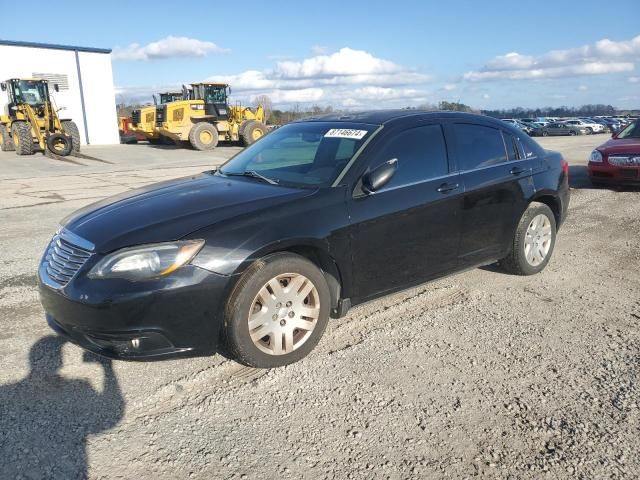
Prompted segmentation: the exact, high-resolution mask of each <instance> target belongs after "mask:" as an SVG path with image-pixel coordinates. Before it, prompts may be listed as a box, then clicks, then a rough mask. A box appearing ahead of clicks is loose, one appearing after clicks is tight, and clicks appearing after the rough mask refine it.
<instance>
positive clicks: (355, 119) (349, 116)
mask: <svg viewBox="0 0 640 480" xmlns="http://www.w3.org/2000/svg"><path fill="white" fill-rule="evenodd" d="M409 118H414V119H423V120H436V119H459V120H467V121H475V122H478V121H484V122H491V123H496V124H500V125H504V123H502V122H501V121H500V120H497V119H495V118H493V117H488V116H486V115H478V114H475V113H462V112H448V111H436V112H434V111H425V110H368V111H362V112H353V113H329V114H325V115H318V116H315V117H309V118H304V119H301V120H298V122H345V123H368V124H373V125H386V124H389V123H395V122H396V121H401V120H403V119H409Z"/></svg>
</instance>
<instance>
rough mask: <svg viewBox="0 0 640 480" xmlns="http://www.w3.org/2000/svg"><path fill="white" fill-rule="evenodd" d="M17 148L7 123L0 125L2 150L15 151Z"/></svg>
mask: <svg viewBox="0 0 640 480" xmlns="http://www.w3.org/2000/svg"><path fill="white" fill-rule="evenodd" d="M15 149H16V147H15V145H14V144H13V140H12V139H11V135H9V131H8V130H7V127H6V126H5V125H0V150H1V151H3V152H13V151H14V150H15Z"/></svg>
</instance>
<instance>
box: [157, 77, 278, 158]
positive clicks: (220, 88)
mask: <svg viewBox="0 0 640 480" xmlns="http://www.w3.org/2000/svg"><path fill="white" fill-rule="evenodd" d="M183 91H187V90H186V88H184V89H183ZM230 93H231V89H230V88H229V85H228V84H226V83H193V84H191V90H190V94H189V99H188V100H178V101H175V102H171V103H166V104H164V105H161V106H158V109H157V111H156V127H157V130H158V133H159V134H160V135H162V136H164V137H167V138H170V139H171V140H173V141H174V142H176V143H177V144H180V143H189V144H190V145H191V146H192V147H193V148H195V149H196V150H211V149H213V148H215V147H216V146H217V145H218V142H219V141H227V142H237V141H242V143H243V144H244V145H251V144H252V143H254V142H255V141H256V140H258V139H259V138H261V137H263V136H264V135H266V134H267V127H266V125H265V124H264V120H265V118H264V108H263V106H262V105H259V106H258V107H257V108H256V109H255V110H252V109H251V108H249V107H243V106H241V105H233V106H230V105H229V102H228V97H229V94H230Z"/></svg>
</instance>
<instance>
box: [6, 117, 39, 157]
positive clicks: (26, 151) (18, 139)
mask: <svg viewBox="0 0 640 480" xmlns="http://www.w3.org/2000/svg"><path fill="white" fill-rule="evenodd" d="M11 135H12V137H13V144H14V145H15V148H16V153H17V154H18V155H33V154H34V152H35V148H34V145H33V137H32V136H31V126H30V125H29V124H28V123H27V122H13V125H12V126H11Z"/></svg>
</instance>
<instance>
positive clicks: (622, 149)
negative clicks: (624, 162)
mask: <svg viewBox="0 0 640 480" xmlns="http://www.w3.org/2000/svg"><path fill="white" fill-rule="evenodd" d="M598 150H600V151H601V152H603V153H606V154H607V155H609V154H612V153H638V154H640V138H612V139H611V140H609V141H608V142H606V143H603V144H602V145H600V146H599V147H598Z"/></svg>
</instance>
